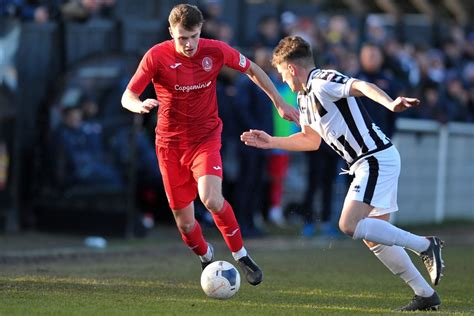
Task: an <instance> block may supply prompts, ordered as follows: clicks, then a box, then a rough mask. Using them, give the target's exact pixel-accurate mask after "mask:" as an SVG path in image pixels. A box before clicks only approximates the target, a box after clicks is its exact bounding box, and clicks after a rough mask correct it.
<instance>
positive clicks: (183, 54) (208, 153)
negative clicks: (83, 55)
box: [122, 4, 298, 285]
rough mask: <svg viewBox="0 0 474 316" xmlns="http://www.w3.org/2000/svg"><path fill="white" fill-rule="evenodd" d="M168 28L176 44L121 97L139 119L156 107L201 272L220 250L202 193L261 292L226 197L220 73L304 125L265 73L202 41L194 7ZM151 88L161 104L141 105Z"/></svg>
mask: <svg viewBox="0 0 474 316" xmlns="http://www.w3.org/2000/svg"><path fill="white" fill-rule="evenodd" d="M168 21H169V24H170V28H169V31H170V34H171V37H172V39H171V40H167V41H164V42H162V43H159V44H157V45H155V46H153V47H152V48H151V49H150V50H148V52H147V53H146V54H145V55H144V56H143V58H142V60H141V62H140V65H139V66H138V69H137V71H136V72H135V74H134V75H133V77H132V79H131V80H130V83H129V84H128V86H127V89H126V90H125V92H124V93H123V96H122V105H123V106H124V107H125V108H126V109H128V110H130V111H132V112H134V113H140V114H144V113H149V112H150V110H152V109H153V108H155V107H158V121H157V126H156V141H155V143H156V153H157V157H158V162H159V167H160V170H161V174H162V177H163V184H164V187H165V191H166V196H167V198H168V201H169V205H170V208H171V209H172V211H173V215H174V218H175V220H176V225H177V226H178V229H179V231H180V233H181V237H182V239H183V241H184V243H185V244H186V245H187V246H188V247H189V248H190V249H191V250H192V251H193V252H194V253H195V254H196V255H198V256H199V258H200V260H201V263H202V269H204V268H205V267H206V266H207V265H209V263H211V262H212V261H213V259H214V250H213V247H212V246H211V245H210V244H208V243H207V242H206V240H205V239H204V236H203V234H202V230H201V227H200V225H199V222H198V221H197V220H196V219H195V216H194V204H193V202H194V199H195V198H196V197H197V195H198V194H199V197H200V199H201V201H202V202H203V204H204V206H205V207H206V208H207V209H208V210H209V211H210V212H211V214H212V217H213V219H214V222H215V223H216V226H217V227H218V229H219V231H220V232H221V234H222V237H223V238H224V240H225V242H226V244H227V246H228V248H229V249H230V251H231V252H232V255H233V257H234V259H235V260H236V261H237V264H238V265H239V266H240V268H241V269H242V270H243V272H244V274H245V276H246V279H247V281H248V282H249V283H250V284H252V285H257V284H259V283H260V282H262V279H263V273H262V270H261V269H260V268H259V267H258V266H257V264H256V263H255V262H254V261H253V260H252V258H251V257H250V256H249V254H248V253H247V250H246V248H245V247H244V244H243V240H242V235H241V232H240V227H239V224H238V223H237V220H236V218H235V215H234V211H233V209H232V206H231V205H230V204H229V203H228V202H227V201H226V200H225V199H224V197H223V196H222V175H223V171H222V168H223V166H222V159H221V155H220V152H219V151H220V148H221V132H222V121H221V119H220V118H219V116H218V113H217V109H218V107H217V97H216V79H217V76H218V74H219V71H220V70H221V68H222V67H223V66H228V67H230V68H233V69H235V70H237V71H240V72H242V73H245V74H247V75H248V77H249V78H250V79H251V80H252V81H253V82H254V83H255V84H257V85H258V86H259V87H260V88H261V89H262V90H264V91H265V92H266V93H267V95H268V96H269V97H270V99H271V100H272V101H273V103H274V104H275V106H276V108H277V110H278V112H279V113H280V115H282V116H283V117H284V118H287V119H290V120H294V121H298V111H297V110H296V109H295V108H293V107H291V106H290V105H288V104H286V103H285V102H284V100H283V98H282V97H281V96H280V95H279V94H278V91H277V90H276V88H275V86H274V85H273V83H272V82H271V80H270V78H269V77H268V76H267V75H266V74H265V72H264V71H263V70H262V69H261V68H260V67H259V66H257V65H256V64H254V63H253V62H251V61H250V60H249V59H247V58H246V57H245V56H244V55H242V54H241V53H239V52H238V51H237V50H235V49H233V48H231V47H230V46H229V45H227V44H226V43H224V42H221V41H216V40H210V39H204V38H200V34H201V29H202V25H203V23H204V19H203V16H202V13H201V11H200V10H199V9H198V8H197V7H196V6H193V5H189V4H179V5H176V6H175V7H174V8H173V9H172V10H171V12H170V15H169V18H168ZM150 82H152V83H153V86H154V88H155V92H156V95H157V100H155V99H146V100H144V101H141V100H140V98H139V97H140V95H141V93H142V92H143V91H144V90H145V88H146V86H147V85H148V84H149V83H150Z"/></svg>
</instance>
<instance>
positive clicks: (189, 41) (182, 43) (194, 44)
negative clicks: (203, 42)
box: [170, 24, 202, 57]
mask: <svg viewBox="0 0 474 316" xmlns="http://www.w3.org/2000/svg"><path fill="white" fill-rule="evenodd" d="M201 27H202V25H199V26H196V27H195V28H194V29H193V30H191V31H188V30H186V29H185V28H184V27H183V26H182V25H181V24H178V25H175V26H171V27H170V34H171V37H172V38H173V40H174V47H175V49H176V51H177V52H178V54H181V55H183V56H186V57H191V56H193V55H194V54H195V53H196V51H197V48H198V44H199V37H200V36H201Z"/></svg>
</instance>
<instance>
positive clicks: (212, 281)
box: [201, 261, 240, 300]
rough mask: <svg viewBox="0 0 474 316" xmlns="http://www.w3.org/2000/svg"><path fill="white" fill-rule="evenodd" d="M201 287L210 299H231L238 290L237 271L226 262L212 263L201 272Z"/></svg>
mask: <svg viewBox="0 0 474 316" xmlns="http://www.w3.org/2000/svg"><path fill="white" fill-rule="evenodd" d="M201 287H202V289H203V291H204V293H206V295H207V296H209V297H211V298H217V299H220V300H225V299H228V298H231V297H232V296H234V295H235V293H237V292H238V291H239V288H240V274H239V271H238V270H237V269H236V268H235V267H234V266H233V265H232V264H231V263H229V262H227V261H214V262H213V263H211V264H210V265H208V266H207V267H206V268H205V269H204V270H203V271H202V274H201Z"/></svg>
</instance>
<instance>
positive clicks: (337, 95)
mask: <svg viewBox="0 0 474 316" xmlns="http://www.w3.org/2000/svg"><path fill="white" fill-rule="evenodd" d="M354 80H355V78H350V77H347V76H345V75H343V74H341V73H339V72H337V71H335V70H323V69H313V70H312V71H311V72H310V74H309V76H308V81H307V83H306V91H305V92H299V93H298V107H299V111H300V124H301V126H303V125H309V126H310V127H311V128H313V129H314V130H315V131H316V132H318V133H319V135H321V137H322V139H323V140H324V141H325V142H326V143H327V144H328V145H329V146H331V147H332V148H333V149H334V150H335V151H336V152H337V153H338V154H339V155H340V156H341V157H342V158H344V160H345V161H346V162H347V163H348V164H349V165H352V164H353V163H354V162H355V161H356V160H358V159H359V158H361V157H364V156H367V155H369V154H372V153H374V152H377V151H380V150H383V149H385V148H388V147H390V146H391V145H392V144H391V142H390V139H389V138H388V137H386V136H385V134H384V133H383V132H382V131H381V130H380V128H379V127H378V126H377V125H375V123H374V122H373V121H372V119H371V118H370V116H369V114H368V113H367V111H366V110H365V108H364V105H363V104H362V102H361V101H360V100H359V99H358V98H356V97H353V96H350V95H349V91H350V87H351V84H352V82H353V81H354ZM381 106H382V105H381Z"/></svg>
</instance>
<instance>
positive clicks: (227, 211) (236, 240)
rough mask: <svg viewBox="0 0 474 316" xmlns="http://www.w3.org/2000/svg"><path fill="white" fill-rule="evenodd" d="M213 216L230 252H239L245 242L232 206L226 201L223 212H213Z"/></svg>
mask: <svg viewBox="0 0 474 316" xmlns="http://www.w3.org/2000/svg"><path fill="white" fill-rule="evenodd" d="M211 214H212V218H214V222H215V223H216V226H217V228H219V231H220V232H221V234H222V237H223V238H224V240H225V243H226V244H227V247H229V249H230V251H232V252H237V251H239V250H240V249H242V247H243V246H244V242H243V241H242V234H241V232H240V227H239V223H237V220H236V219H235V215H234V210H233V209H232V206H230V204H229V203H228V202H227V201H225V200H224V206H223V207H222V210H220V211H219V212H217V213H214V212H211Z"/></svg>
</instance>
